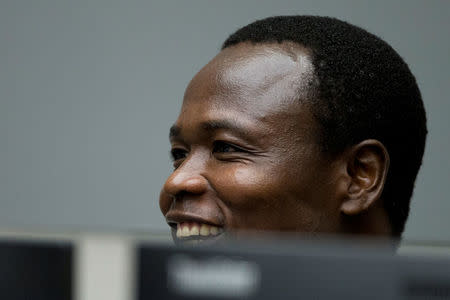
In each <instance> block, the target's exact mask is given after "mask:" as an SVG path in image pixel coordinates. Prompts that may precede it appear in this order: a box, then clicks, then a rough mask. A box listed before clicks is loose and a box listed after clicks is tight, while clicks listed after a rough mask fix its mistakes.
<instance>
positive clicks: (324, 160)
mask: <svg viewBox="0 0 450 300" xmlns="http://www.w3.org/2000/svg"><path fill="white" fill-rule="evenodd" d="M313 81H314V69H313V66H312V63H311V58H310V52H309V51H308V49H305V48H302V47H301V46H299V45H296V44H293V43H287V42H284V43H281V44H279V43H273V44H268V43H266V44H257V45H254V44H250V43H241V44H238V45H235V46H232V47H229V48H226V49H224V50H223V51H221V52H220V53H219V54H218V55H217V56H216V57H215V58H214V59H213V60H212V61H210V62H209V63H208V64H207V65H206V66H205V67H204V68H203V69H202V70H200V72H199V73H198V74H197V75H195V77H194V78H193V79H192V81H191V82H190V84H189V86H188V87H187V89H186V92H185V96H184V100H183V105H182V109H181V112H180V115H179V117H178V119H177V121H176V122H175V124H174V126H173V127H172V129H171V135H170V141H171V145H172V155H173V158H174V171H173V173H172V174H171V175H170V177H169V178H168V179H167V181H166V183H165V184H164V186H163V188H162V190H161V194H160V208H161V211H162V213H163V214H164V216H165V217H166V220H167V222H168V223H169V225H171V226H172V228H173V229H174V230H173V235H174V239H175V240H176V241H177V240H178V241H179V240H180V239H177V238H176V237H175V231H176V226H177V225H179V224H181V223H183V222H193V223H197V224H200V223H204V224H210V225H214V226H217V227H219V228H221V229H222V230H223V231H224V232H228V233H232V234H234V235H235V236H239V235H240V234H241V233H244V232H247V231H249V230H250V231H253V230H256V231H277V232H278V231H285V232H314V233H318V232H325V233H360V234H361V233H362V234H371V235H374V234H376V235H388V234H390V230H391V229H390V225H389V221H388V218H387V214H386V212H385V211H384V209H383V207H382V204H381V202H382V201H381V192H382V190H383V186H384V183H385V180H386V174H387V170H388V166H389V155H388V153H387V151H386V149H385V147H384V146H383V144H381V143H380V142H379V141H377V140H365V141H362V142H361V143H359V144H357V145H354V146H352V147H349V148H348V149H346V150H345V151H343V152H342V153H340V154H338V155H334V156H331V155H328V154H327V153H324V152H323V151H322V149H321V147H320V145H319V143H318V137H319V134H320V127H319V125H318V123H317V122H316V120H315V119H314V117H313V115H312V113H311V109H310V107H311V105H313V104H314V101H313V100H314V90H313V88H311V87H310V86H311V83H313Z"/></svg>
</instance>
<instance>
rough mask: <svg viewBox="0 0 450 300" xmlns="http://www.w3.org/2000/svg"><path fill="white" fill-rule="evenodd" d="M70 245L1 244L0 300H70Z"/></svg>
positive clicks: (46, 243)
mask: <svg viewBox="0 0 450 300" xmlns="http://www.w3.org/2000/svg"><path fill="white" fill-rule="evenodd" d="M72 255H73V250H72V245H71V244H70V243H68V242H38V241H35V242H32V241H19V240H0V299H5V300H19V299H20V300H25V299H27V300H28V299H30V300H41V299H42V300H71V299H72V271H73V266H72Z"/></svg>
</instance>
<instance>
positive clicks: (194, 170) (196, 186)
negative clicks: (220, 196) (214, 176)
mask: <svg viewBox="0 0 450 300" xmlns="http://www.w3.org/2000/svg"><path fill="white" fill-rule="evenodd" d="M204 165H205V163H204V162H203V160H202V159H201V158H199V157H191V158H188V159H187V160H185V161H184V162H183V163H182V164H181V165H180V166H179V167H178V168H177V169H176V170H174V171H173V173H172V174H171V175H170V176H169V178H168V179H167V181H166V183H165V184H164V186H163V191H164V193H166V194H167V195H169V196H171V197H172V198H177V197H179V196H180V195H182V194H202V193H204V192H205V191H206V189H207V187H208V181H207V179H206V178H205V177H204V169H205V168H204Z"/></svg>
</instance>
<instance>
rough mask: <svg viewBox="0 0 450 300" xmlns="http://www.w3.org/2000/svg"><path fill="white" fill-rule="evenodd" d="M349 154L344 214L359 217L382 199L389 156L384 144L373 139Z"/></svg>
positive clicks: (347, 158) (356, 147)
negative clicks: (358, 215)
mask: <svg viewBox="0 0 450 300" xmlns="http://www.w3.org/2000/svg"><path fill="white" fill-rule="evenodd" d="M347 154H348V155H346V164H347V174H346V176H348V177H347V180H346V186H345V188H346V190H345V191H344V194H345V197H344V199H343V202H342V203H341V212H342V213H344V214H346V215H357V214H360V213H362V212H364V211H366V210H368V209H369V207H371V206H373V205H374V204H375V203H376V202H377V201H378V199H380V197H381V193H382V192H383V188H384V184H385V182H386V177H387V173H388V169H389V154H388V152H387V150H386V147H384V145H383V144H382V143H381V142H379V141H377V140H373V139H370V140H364V141H362V142H361V143H359V144H357V145H354V146H352V147H351V148H350V149H349V150H348V152H347Z"/></svg>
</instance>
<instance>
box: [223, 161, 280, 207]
mask: <svg viewBox="0 0 450 300" xmlns="http://www.w3.org/2000/svg"><path fill="white" fill-rule="evenodd" d="M217 178H219V177H217ZM270 179H271V178H270V176H268V175H267V174H266V172H264V171H263V170H258V169H255V168H235V169H232V170H228V171H227V172H223V173H222V174H221V176H220V179H218V180H217V181H216V191H217V193H218V196H219V198H220V199H221V200H222V201H223V202H224V204H225V205H226V206H227V207H228V208H229V209H230V210H233V211H235V212H238V213H242V212H243V211H250V210H252V211H255V210H257V209H258V208H259V207H261V206H267V203H265V202H266V199H269V198H271V197H270V196H271V194H272V193H273V192H274V191H273V185H272V182H271V180H270Z"/></svg>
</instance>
